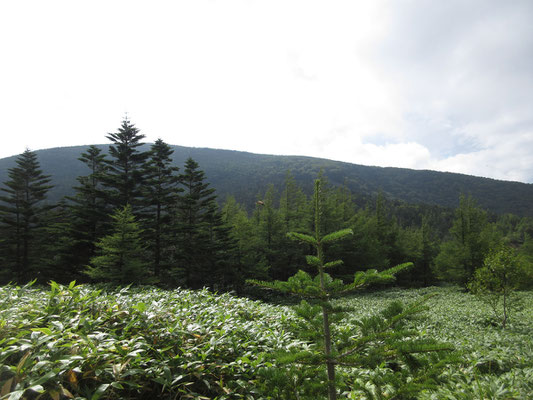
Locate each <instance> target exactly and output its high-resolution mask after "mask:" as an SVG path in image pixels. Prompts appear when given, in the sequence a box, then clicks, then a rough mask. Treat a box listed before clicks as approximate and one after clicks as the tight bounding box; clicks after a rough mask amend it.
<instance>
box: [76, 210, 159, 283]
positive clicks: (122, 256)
mask: <svg viewBox="0 0 533 400" xmlns="http://www.w3.org/2000/svg"><path fill="white" fill-rule="evenodd" d="M111 217H112V219H113V223H112V228H113V232H112V233H111V234H109V235H107V236H105V237H103V238H102V239H101V240H100V241H99V242H97V243H96V246H97V247H98V249H99V253H100V254H99V255H97V256H95V257H93V258H91V261H90V265H89V266H88V267H87V269H86V271H85V273H86V274H87V275H88V276H89V277H91V278H92V279H95V280H103V281H107V282H113V283H120V284H127V283H149V282H151V277H150V275H149V274H148V264H147V263H146V261H145V260H144V254H143V253H144V250H145V249H144V246H143V244H142V238H141V235H142V230H141V229H140V227H139V225H138V223H137V222H135V216H134V215H133V213H132V211H131V207H130V206H129V205H127V206H125V207H123V208H121V209H118V210H116V211H115V213H114V214H113V215H112V216H111Z"/></svg>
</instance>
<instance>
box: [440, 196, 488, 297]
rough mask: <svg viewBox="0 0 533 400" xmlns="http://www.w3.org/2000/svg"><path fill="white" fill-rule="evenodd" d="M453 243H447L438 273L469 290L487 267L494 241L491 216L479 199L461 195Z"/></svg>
mask: <svg viewBox="0 0 533 400" xmlns="http://www.w3.org/2000/svg"><path fill="white" fill-rule="evenodd" d="M450 235H451V240H449V241H447V242H444V243H443V244H442V246H441V251H440V253H439V255H438V256H437V258H436V260H435V263H436V272H437V274H438V276H439V277H440V278H442V279H446V280H453V281H456V282H459V283H462V284H463V285H464V286H465V287H466V285H467V283H468V282H469V281H470V279H472V277H473V276H474V272H475V270H476V269H477V268H480V267H481V266H482V265H483V260H484V258H485V256H486V255H487V254H488V252H489V249H490V247H491V245H492V244H493V242H494V241H495V240H496V239H495V238H493V237H492V228H491V226H490V224H489V223H488V221H487V213H486V212H485V211H484V210H482V209H481V208H479V207H478V206H477V204H476V202H475V200H474V199H473V198H472V197H470V196H468V197H465V196H464V195H461V197H460V201H459V207H458V208H457V209H456V210H455V219H454V221H453V226H452V227H451V229H450Z"/></svg>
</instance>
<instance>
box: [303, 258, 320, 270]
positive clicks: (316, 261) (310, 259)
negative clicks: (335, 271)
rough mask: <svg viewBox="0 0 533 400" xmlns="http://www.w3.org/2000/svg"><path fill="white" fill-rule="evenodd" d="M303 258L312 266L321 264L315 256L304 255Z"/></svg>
mask: <svg viewBox="0 0 533 400" xmlns="http://www.w3.org/2000/svg"><path fill="white" fill-rule="evenodd" d="M305 259H306V261H307V264H309V265H311V266H313V267H320V265H321V264H322V263H321V262H320V259H319V258H318V257H317V256H305Z"/></svg>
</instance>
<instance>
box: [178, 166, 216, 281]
mask: <svg viewBox="0 0 533 400" xmlns="http://www.w3.org/2000/svg"><path fill="white" fill-rule="evenodd" d="M199 168H200V167H199V165H198V163H197V162H196V161H194V160H193V159H192V158H189V159H187V161H186V162H185V166H184V170H183V174H180V176H179V178H180V183H181V185H182V186H183V188H184V192H183V194H182V196H180V198H179V201H178V206H177V223H178V229H177V237H176V243H177V245H178V249H177V251H178V253H179V255H178V260H179V261H178V263H177V264H176V265H175V266H174V267H173V268H172V270H171V274H172V276H173V278H174V280H175V281H176V283H180V284H183V283H184V284H186V285H187V286H189V287H194V288H198V287H201V286H203V285H205V284H206V283H207V276H206V275H205V273H206V272H207V271H208V269H209V261H210V260H208V259H207V258H206V256H207V253H206V247H207V242H208V236H207V230H206V226H207V220H208V218H209V217H210V216H209V210H210V206H211V204H212V203H213V202H214V201H215V199H216V195H215V189H213V188H209V183H207V182H205V173H204V172H203V171H202V170H200V169H199Z"/></svg>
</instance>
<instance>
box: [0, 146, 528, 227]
mask: <svg viewBox="0 0 533 400" xmlns="http://www.w3.org/2000/svg"><path fill="white" fill-rule="evenodd" d="M87 147H88V146H75V147H62V148H53V149H47V150H39V151H37V152H36V153H37V155H38V159H39V162H40V163H41V167H42V169H43V171H44V173H45V174H49V175H52V179H53V184H54V185H55V188H54V189H53V191H52V192H51V193H50V195H49V199H50V200H51V201H57V200H58V199H60V198H61V197H62V196H63V195H65V194H71V193H72V186H74V185H75V184H76V177H77V176H79V175H86V174H88V170H87V169H86V168H85V166H84V165H83V164H82V163H81V162H80V161H78V160H77V158H78V157H79V156H80V154H81V153H82V152H83V151H85V150H86V149H87ZM99 147H101V148H102V149H107V147H108V146H107V145H100V146H99ZM172 148H173V149H174V151H175V152H174V157H173V159H174V162H175V164H176V165H177V166H178V167H180V168H181V167H182V166H183V164H184V162H185V160H186V159H187V158H188V157H192V158H193V159H194V160H196V161H197V162H198V163H199V164H200V168H201V169H203V170H204V171H205V173H206V175H207V179H208V181H209V182H210V183H211V185H212V186H213V187H215V188H216V189H217V193H218V195H219V198H221V199H224V198H225V197H226V196H227V195H229V194H232V195H234V196H235V197H236V199H237V201H239V202H242V203H244V204H245V205H246V206H247V207H251V206H252V204H253V202H254V201H255V200H256V199H257V195H258V194H259V193H264V192H265V189H266V187H267V185H268V184H270V183H272V184H274V186H275V187H276V188H278V190H279V191H281V190H282V186H283V181H284V179H285V176H286V173H287V171H288V170H290V171H291V173H292V175H293V176H294V177H295V179H296V180H297V182H298V183H299V184H300V185H301V186H302V187H303V188H304V190H305V191H306V192H307V193H311V191H312V183H313V180H314V179H315V178H316V177H317V175H318V173H319V172H320V170H321V169H323V170H324V173H325V175H326V176H327V178H328V180H329V182H330V183H331V184H333V185H342V184H346V186H347V187H348V188H349V189H350V190H351V191H352V192H353V193H356V194H364V195H373V194H375V193H377V192H379V191H383V193H384V194H385V195H386V196H387V197H389V198H391V199H398V200H403V201H406V202H409V203H425V204H435V205H440V206H445V207H455V206H457V205H458V200H459V195H460V194H461V193H464V194H471V195H472V196H473V197H474V198H476V199H477V201H478V203H479V204H480V205H481V206H482V207H483V208H485V209H487V210H489V211H491V212H494V213H498V214H502V213H514V214H517V215H520V216H530V217H533V207H532V206H531V205H532V204H533V184H525V183H519V182H508V181H499V180H494V179H488V178H480V177H474V176H470V175H462V174H454V173H445V172H435V171H419V170H410V169H403V168H382V167H368V166H362V165H356V164H349V163H343V162H339V161H331V160H326V159H319V158H312V157H301V156H273V155H263V154H252V153H246V152H239V151H230V150H215V149H206V148H190V147H182V146H172ZM15 159H16V157H8V158H3V159H0V182H5V181H6V180H7V170H8V168H11V167H12V166H14V163H15Z"/></svg>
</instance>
